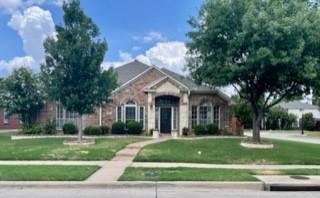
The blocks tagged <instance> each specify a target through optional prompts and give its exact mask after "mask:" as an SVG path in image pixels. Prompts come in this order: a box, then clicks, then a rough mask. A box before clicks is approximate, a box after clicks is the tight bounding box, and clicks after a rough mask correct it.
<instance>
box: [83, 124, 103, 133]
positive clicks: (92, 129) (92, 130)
mask: <svg viewBox="0 0 320 198" xmlns="http://www.w3.org/2000/svg"><path fill="white" fill-rule="evenodd" d="M83 133H84V134H85V135H102V130H101V128H100V127H98V126H87V127H86V128H85V129H84V130H83Z"/></svg>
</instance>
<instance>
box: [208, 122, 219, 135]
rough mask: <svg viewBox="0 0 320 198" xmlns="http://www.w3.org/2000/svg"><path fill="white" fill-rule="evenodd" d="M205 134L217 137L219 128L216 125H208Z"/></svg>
mask: <svg viewBox="0 0 320 198" xmlns="http://www.w3.org/2000/svg"><path fill="white" fill-rule="evenodd" d="M206 132H207V134H208V135H218V134H219V127H218V125H216V124H208V125H207V126H206Z"/></svg>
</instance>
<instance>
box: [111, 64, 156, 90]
mask: <svg viewBox="0 0 320 198" xmlns="http://www.w3.org/2000/svg"><path fill="white" fill-rule="evenodd" d="M149 68H150V66H149V65H146V64H144V63H142V62H140V61H137V60H135V61H133V62H130V63H128V64H125V65H123V66H120V67H117V68H115V71H116V72H117V74H118V84H119V85H120V86H121V85H123V84H124V83H126V82H128V81H129V80H131V79H133V78H134V77H136V76H137V75H139V74H141V73H142V72H144V71H146V70H147V69H149Z"/></svg>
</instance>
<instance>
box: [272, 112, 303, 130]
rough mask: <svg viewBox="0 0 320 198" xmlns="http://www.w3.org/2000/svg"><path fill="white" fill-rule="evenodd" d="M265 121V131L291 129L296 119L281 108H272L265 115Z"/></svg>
mask: <svg viewBox="0 0 320 198" xmlns="http://www.w3.org/2000/svg"><path fill="white" fill-rule="evenodd" d="M266 120H267V123H266V128H267V129H273V130H274V129H292V127H293V124H294V123H295V122H296V121H297V117H296V116H295V115H294V114H291V113H288V111H287V110H285V109H283V108H281V107H272V108H271V109H269V111H268V112H267V114H266Z"/></svg>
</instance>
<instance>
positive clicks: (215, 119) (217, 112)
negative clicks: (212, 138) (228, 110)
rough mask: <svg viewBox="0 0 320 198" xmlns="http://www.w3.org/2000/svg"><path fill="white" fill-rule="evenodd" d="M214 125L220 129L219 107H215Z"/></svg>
mask: <svg viewBox="0 0 320 198" xmlns="http://www.w3.org/2000/svg"><path fill="white" fill-rule="evenodd" d="M213 123H215V124H216V125H218V126H219V127H220V108H219V106H214V107H213Z"/></svg>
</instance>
